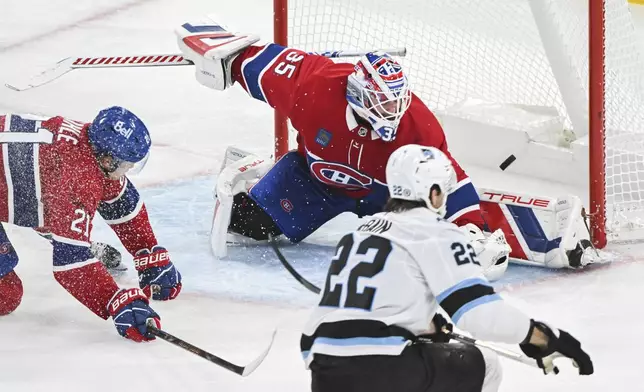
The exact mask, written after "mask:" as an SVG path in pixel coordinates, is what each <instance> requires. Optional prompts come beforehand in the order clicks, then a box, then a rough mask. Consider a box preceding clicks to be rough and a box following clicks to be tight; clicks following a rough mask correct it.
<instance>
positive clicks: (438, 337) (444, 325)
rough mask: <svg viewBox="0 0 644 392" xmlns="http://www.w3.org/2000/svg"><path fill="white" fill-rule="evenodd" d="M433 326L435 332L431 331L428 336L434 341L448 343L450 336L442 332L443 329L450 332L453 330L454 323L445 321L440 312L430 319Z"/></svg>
mask: <svg viewBox="0 0 644 392" xmlns="http://www.w3.org/2000/svg"><path fill="white" fill-rule="evenodd" d="M432 323H434V327H435V328H436V333H433V334H431V335H429V336H428V338H430V339H431V340H432V341H433V342H434V343H449V340H450V337H449V335H448V334H446V333H445V332H444V329H446V330H448V331H449V332H452V331H453V330H454V325H452V323H450V322H449V321H447V320H446V319H445V317H443V315H442V314H440V313H436V314H435V315H434V318H433V319H432Z"/></svg>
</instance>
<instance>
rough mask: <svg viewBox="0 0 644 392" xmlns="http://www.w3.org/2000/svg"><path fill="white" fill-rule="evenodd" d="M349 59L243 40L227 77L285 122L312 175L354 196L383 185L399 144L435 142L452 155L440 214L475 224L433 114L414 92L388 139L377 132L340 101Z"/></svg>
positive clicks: (463, 180)
mask: <svg viewBox="0 0 644 392" xmlns="http://www.w3.org/2000/svg"><path fill="white" fill-rule="evenodd" d="M353 70H354V65H353V64H347V63H334V62H333V61H332V60H331V59H329V58H326V57H323V56H319V55H315V54H308V53H306V52H303V51H300V50H296V49H292V48H285V47H283V46H279V45H275V44H269V45H266V46H250V47H248V48H247V49H245V50H244V51H243V52H242V53H241V54H240V55H239V56H238V57H237V58H236V59H235V60H234V62H233V66H232V73H233V79H234V80H235V81H236V82H238V83H240V84H241V85H242V87H243V88H244V89H245V90H246V91H247V92H248V93H249V94H250V95H251V96H252V97H253V98H256V99H258V100H260V101H264V102H266V103H268V104H269V105H270V106H272V107H273V108H275V109H276V110H277V111H278V112H280V113H281V114H283V115H285V116H286V117H288V118H289V119H290V120H291V123H292V125H293V127H294V128H295V129H296V130H297V131H298V136H297V140H298V151H299V153H300V154H301V155H302V156H303V157H305V158H306V159H307V162H308V164H309V169H310V171H311V174H312V176H313V177H314V178H316V179H317V180H318V181H321V182H322V183H324V184H326V185H328V186H332V187H336V188H340V189H343V190H344V191H345V192H346V193H347V195H349V196H352V197H355V198H361V197H364V196H365V194H366V193H368V192H370V191H371V190H372V189H373V188H374V187H386V179H385V167H386V165H387V160H388V159H389V156H390V155H391V154H392V153H393V152H394V151H395V150H396V149H397V148H398V147H400V146H403V145H406V144H421V145H426V146H432V147H436V148H439V149H440V150H441V151H443V152H445V153H446V154H447V156H448V157H450V159H451V160H452V163H453V164H454V168H455V170H456V173H457V179H458V186H457V191H456V192H455V193H454V194H452V195H451V196H450V199H449V203H448V208H447V219H448V220H450V221H452V222H455V223H457V224H463V223H466V222H473V223H476V224H477V225H479V226H482V218H481V215H480V211H479V199H478V196H477V194H476V191H475V190H474V187H473V185H472V184H471V182H470V180H469V178H468V177H467V175H466V174H465V172H464V171H463V169H461V167H460V166H459V164H458V163H457V162H456V161H455V160H454V158H452V156H451V155H450V153H449V151H448V149H447V143H446V141H445V134H444V133H443V129H442V127H441V125H440V124H439V122H438V120H437V119H436V117H435V116H434V114H433V113H432V112H431V111H430V110H429V109H428V108H427V106H425V104H424V103H423V102H422V101H421V100H420V99H419V98H418V97H417V96H415V95H413V96H412V102H411V105H410V107H409V109H408V110H407V111H406V112H405V115H404V116H403V117H402V119H401V121H400V125H399V127H398V132H397V137H396V139H395V140H394V141H392V142H384V141H382V140H381V139H380V138H378V137H377V136H376V134H375V132H373V131H372V130H371V129H370V128H369V126H368V125H367V124H364V123H362V121H361V119H359V118H358V117H357V116H356V115H355V114H354V112H353V110H352V109H351V107H350V106H349V104H348V102H347V100H346V88H347V77H348V75H349V74H351V73H352V72H353Z"/></svg>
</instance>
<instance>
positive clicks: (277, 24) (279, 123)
mask: <svg viewBox="0 0 644 392" xmlns="http://www.w3.org/2000/svg"><path fill="white" fill-rule="evenodd" d="M273 41H274V42H275V43H276V44H278V45H282V46H288V0H273ZM274 124H275V125H274V127H275V160H276V161H277V160H278V159H279V158H281V157H282V155H284V154H286V152H287V151H288V149H289V146H288V120H287V118H286V117H284V116H282V115H281V114H279V113H277V112H275V113H274Z"/></svg>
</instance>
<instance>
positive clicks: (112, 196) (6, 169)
mask: <svg viewBox="0 0 644 392" xmlns="http://www.w3.org/2000/svg"><path fill="white" fill-rule="evenodd" d="M0 132H1V133H2V135H3V136H2V143H3V144H2V146H3V147H2V150H1V152H0V157H1V159H2V161H3V162H4V164H3V165H0V220H1V221H2V222H7V223H11V224H15V225H18V226H24V227H32V228H35V229H36V230H37V231H38V232H39V233H40V234H42V235H43V236H44V237H46V238H47V239H49V241H50V242H51V244H52V247H53V270H54V278H55V279H56V280H57V281H58V283H60V285H61V286H63V287H64V288H65V289H66V290H67V291H68V292H69V293H70V294H71V295H72V296H74V297H75V298H76V299H77V300H78V301H80V302H81V303H82V304H83V305H85V306H86V307H87V308H88V309H89V310H91V311H92V312H94V313H95V314H96V315H98V316H99V317H102V318H104V319H107V318H108V317H110V316H111V317H112V318H113V320H114V324H115V326H116V328H117V330H118V332H119V333H120V334H121V335H122V336H124V337H126V338H129V339H132V340H134V341H145V340H151V339H154V338H153V337H152V336H151V335H149V334H148V332H147V325H148V324H147V323H148V321H150V320H153V321H154V323H155V324H156V325H157V326H159V325H160V323H159V316H158V315H157V314H156V312H154V310H152V309H151V308H150V306H149V305H148V298H153V299H158V300H168V299H173V298H175V297H176V296H177V295H178V294H179V292H180V291H181V275H180V274H179V272H178V271H177V269H176V268H175V267H174V265H173V264H172V262H171V261H170V258H169V256H168V252H167V251H166V250H165V249H164V248H163V247H161V246H159V244H158V243H157V240H156V237H155V235H154V232H153V230H152V227H151V226H150V222H149V219H148V214H147V212H146V208H145V205H144V204H143V200H141V198H140V196H139V193H138V191H137V190H136V188H135V187H134V185H133V184H132V183H131V182H130V181H129V180H128V178H127V177H126V176H125V174H126V173H128V172H129V173H132V172H135V171H136V170H140V169H141V168H142V167H143V166H144V165H145V162H146V161H147V158H148V155H149V149H150V145H151V140H150V135H149V133H148V130H147V129H146V127H145V125H144V124H143V122H142V121H141V120H140V119H139V118H138V117H137V116H135V115H134V114H133V113H131V112H129V111H128V110H126V109H124V108H121V107H111V108H108V109H105V110H102V111H101V112H100V113H99V114H98V116H97V117H96V118H95V119H94V121H93V122H91V123H82V122H77V121H73V120H69V119H66V118H63V117H53V118H50V119H45V120H43V119H34V118H29V117H25V116H22V117H21V116H19V115H15V114H13V115H12V114H8V115H3V116H0ZM97 212H98V213H99V214H100V215H101V216H102V217H103V219H104V220H105V221H106V222H107V223H108V224H109V225H110V227H111V228H112V229H113V230H114V232H115V233H116V234H117V236H118V237H119V239H120V240H121V242H122V243H123V245H124V246H125V248H126V249H127V250H128V251H129V252H130V253H131V254H132V255H133V256H134V264H135V267H136V269H137V271H138V273H139V285H140V288H132V289H121V288H119V287H118V286H117V284H116V282H115V281H114V279H113V278H112V277H111V275H110V274H109V273H108V272H107V270H106V269H105V267H104V266H103V264H102V263H101V262H99V261H98V260H97V259H96V257H95V256H94V254H93V253H92V251H91V249H90V237H91V232H92V219H93V218H94V216H95V215H96V213H97ZM0 244H1V245H2V252H0V253H1V254H0V315H6V314H9V313H11V312H13V311H14V310H15V309H16V308H17V307H18V305H19V304H20V302H21V299H22V295H23V289H22V282H21V280H20V278H19V277H18V275H17V274H16V272H15V271H14V268H15V267H16V265H17V264H18V261H19V260H18V254H17V253H16V251H15V249H13V247H12V245H11V242H10V240H9V238H8V236H7V234H6V232H5V229H4V226H3V225H1V224H0ZM21 262H27V263H29V262H30V261H29V260H27V261H25V260H22V261H21Z"/></svg>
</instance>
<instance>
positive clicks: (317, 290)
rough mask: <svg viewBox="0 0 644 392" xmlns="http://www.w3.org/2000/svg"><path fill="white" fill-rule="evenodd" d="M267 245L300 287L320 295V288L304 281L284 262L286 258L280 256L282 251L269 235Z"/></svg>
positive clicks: (286, 261) (289, 264)
mask: <svg viewBox="0 0 644 392" xmlns="http://www.w3.org/2000/svg"><path fill="white" fill-rule="evenodd" d="M268 243H269V244H270V245H271V248H273V251H275V255H276V256H277V258H278V259H279V261H280V262H281V263H282V265H283V266H284V268H286V270H287V271H288V272H289V273H290V274H291V275H292V276H293V277H294V278H295V280H297V281H298V282H300V284H301V285H302V286H304V287H306V288H307V289H308V290H309V291H311V292H312V293H315V294H320V288H319V287H318V286H316V285H314V284H313V283H311V282H309V281H308V280H306V279H305V278H304V277H303V276H302V275H300V273H299V272H297V271H296V270H295V268H293V266H292V265H291V263H289V262H288V260H286V257H284V255H283V254H282V251H281V250H280V248H279V247H278V246H277V241H276V240H275V238H273V237H272V236H271V235H270V234H269V235H268Z"/></svg>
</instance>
